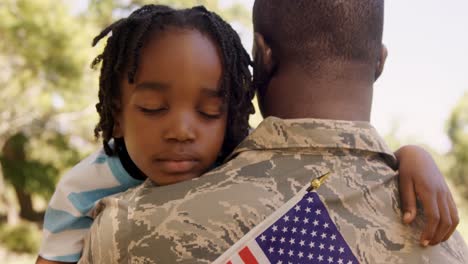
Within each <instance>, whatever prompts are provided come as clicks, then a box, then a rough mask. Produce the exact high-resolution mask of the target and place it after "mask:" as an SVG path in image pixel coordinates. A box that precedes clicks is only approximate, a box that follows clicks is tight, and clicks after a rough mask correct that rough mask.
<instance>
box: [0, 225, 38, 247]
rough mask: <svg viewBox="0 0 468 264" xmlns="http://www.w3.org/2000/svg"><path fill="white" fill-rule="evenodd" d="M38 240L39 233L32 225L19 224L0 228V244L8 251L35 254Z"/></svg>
mask: <svg viewBox="0 0 468 264" xmlns="http://www.w3.org/2000/svg"><path fill="white" fill-rule="evenodd" d="M40 240H41V239H40V231H39V229H38V228H37V226H36V225H34V224H32V223H28V222H21V223H20V224H19V225H15V226H6V225H2V226H0V244H1V245H2V246H4V247H6V248H7V249H8V250H9V251H13V252H18V253H30V254H36V253H37V252H38V250H39V246H40V242H41V241H40Z"/></svg>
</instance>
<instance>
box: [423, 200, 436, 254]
mask: <svg viewBox="0 0 468 264" xmlns="http://www.w3.org/2000/svg"><path fill="white" fill-rule="evenodd" d="M423 196H424V197H422V198H421V202H422V204H423V208H424V216H425V220H426V225H425V226H424V229H423V232H422V234H421V245H422V246H424V247H426V246H428V245H429V243H430V242H431V240H432V238H433V237H434V234H435V232H436V230H437V227H438V226H439V221H440V214H439V206H438V205H437V197H436V196H435V195H433V194H424V195H423Z"/></svg>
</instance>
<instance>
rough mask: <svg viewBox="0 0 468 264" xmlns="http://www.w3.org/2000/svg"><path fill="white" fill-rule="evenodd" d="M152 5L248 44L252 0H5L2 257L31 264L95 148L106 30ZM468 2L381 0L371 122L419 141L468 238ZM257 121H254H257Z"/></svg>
mask: <svg viewBox="0 0 468 264" xmlns="http://www.w3.org/2000/svg"><path fill="white" fill-rule="evenodd" d="M146 3H160V4H168V5H171V6H174V7H188V6H192V5H198V4H202V5H205V6H206V7H207V8H208V9H210V10H212V11H215V12H217V13H218V14H220V15H221V16H222V17H223V18H225V19H226V20H228V21H229V22H231V23H232V25H233V26H234V28H235V29H236V30H237V31H238V32H239V34H240V35H241V37H242V39H243V41H244V44H245V47H246V49H247V50H250V49H251V45H252V44H251V43H252V27H251V22H250V21H251V14H250V13H251V8H252V4H253V0H237V1H236V0H165V1H163V0H161V1H146V0H134V1H130V0H77V1H64V0H62V1H61V0H2V1H1V3H0V87H1V89H0V166H1V170H0V259H1V260H2V263H33V262H34V259H35V255H36V253H37V250H38V247H39V243H40V236H41V233H40V230H41V225H42V223H41V221H42V217H43V215H44V210H45V207H46V205H47V201H48V199H49V198H50V196H51V194H52V193H53V191H54V187H55V184H56V183H57V181H58V180H59V178H60V176H61V175H62V174H63V173H64V172H65V171H66V170H67V169H69V168H70V167H71V166H73V165H74V164H76V163H77V162H78V161H79V160H80V159H82V158H83V157H84V156H86V155H87V154H89V153H91V152H92V151H94V150H96V149H97V148H98V147H99V144H98V143H97V142H96V141H95V140H94V136H93V128H94V125H95V124H96V122H97V114H96V113H95V108H94V105H95V103H96V101H97V90H98V85H97V80H98V71H94V70H91V69H90V68H89V65H90V64H91V61H92V59H93V58H94V57H95V56H96V55H98V54H99V53H100V52H101V50H102V48H103V47H102V46H98V47H95V48H91V40H92V38H93V37H94V36H95V35H97V34H98V33H99V32H100V30H101V29H102V28H104V27H105V26H107V25H108V24H110V23H111V22H113V21H115V20H116V19H118V18H120V17H122V16H126V15H128V14H129V12H131V11H132V10H134V9H135V8H136V7H138V6H140V5H142V4H146ZM466 10H468V2H467V1H464V0H452V1H450V3H448V2H447V1H442V0H412V1H405V0H392V1H386V16H385V33H384V42H385V43H386V45H387V47H388V49H389V58H388V60H387V64H386V69H385V71H384V74H383V76H382V77H381V79H380V80H379V81H378V82H377V84H376V87H375V100H374V108H373V114H372V122H373V124H374V125H375V126H376V127H377V129H378V130H379V132H380V133H381V134H382V135H384V136H385V138H386V139H387V141H388V143H389V144H390V146H391V147H392V148H393V149H397V148H398V147H399V146H400V145H402V144H408V143H411V144H419V145H422V146H424V147H425V148H426V149H428V150H429V151H430V152H431V153H432V154H433V156H434V158H435V159H436V161H437V163H438V165H439V166H440V168H441V170H442V172H443V174H444V175H445V176H446V178H447V181H448V182H449V183H450V187H451V190H452V192H453V194H454V196H455V197H456V201H457V204H458V206H459V213H460V216H461V223H460V225H459V231H460V232H461V233H462V234H463V235H464V237H465V239H467V240H468V221H467V220H466V219H468V70H467V67H466V65H465V64H466V62H467V61H468V49H467V48H466V47H468V34H466V28H467V27H468V16H466V15H464V12H465V11H466ZM260 121H261V117H260V115H259V114H256V115H255V116H253V117H252V119H251V123H252V126H256V125H257V124H258V123H259V122H260Z"/></svg>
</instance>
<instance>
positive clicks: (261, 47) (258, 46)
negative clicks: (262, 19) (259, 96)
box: [252, 32, 276, 76]
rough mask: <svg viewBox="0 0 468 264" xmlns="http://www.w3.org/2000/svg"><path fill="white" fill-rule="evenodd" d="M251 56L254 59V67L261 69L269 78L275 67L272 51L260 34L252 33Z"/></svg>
mask: <svg viewBox="0 0 468 264" xmlns="http://www.w3.org/2000/svg"><path fill="white" fill-rule="evenodd" d="M252 56H253V58H254V65H259V66H261V67H262V71H263V72H264V73H265V74H266V75H268V76H270V75H272V73H273V70H274V69H275V67H276V62H275V60H274V58H273V51H272V49H271V47H270V46H269V45H268V43H267V42H266V41H265V38H264V37H263V35H262V34H260V33H258V32H255V33H254V44H253V48H252Z"/></svg>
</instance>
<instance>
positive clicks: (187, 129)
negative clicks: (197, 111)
mask: <svg viewBox="0 0 468 264" xmlns="http://www.w3.org/2000/svg"><path fill="white" fill-rule="evenodd" d="M193 121H194V120H193V119H192V118H191V117H190V115H181V116H179V118H174V120H173V121H172V122H171V125H170V127H169V128H168V129H167V131H166V135H165V139H166V140H173V141H178V142H187V141H193V140H195V131H194V127H193Z"/></svg>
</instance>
